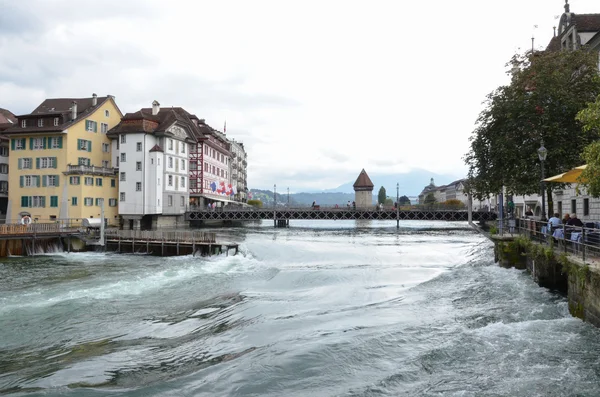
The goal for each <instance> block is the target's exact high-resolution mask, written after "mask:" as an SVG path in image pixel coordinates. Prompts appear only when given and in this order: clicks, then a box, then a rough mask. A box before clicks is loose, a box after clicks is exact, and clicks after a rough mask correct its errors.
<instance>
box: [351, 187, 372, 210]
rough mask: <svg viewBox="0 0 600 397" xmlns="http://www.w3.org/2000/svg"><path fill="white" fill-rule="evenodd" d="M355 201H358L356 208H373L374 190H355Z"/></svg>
mask: <svg viewBox="0 0 600 397" xmlns="http://www.w3.org/2000/svg"><path fill="white" fill-rule="evenodd" d="M354 201H355V202H356V208H373V192H372V191H357V192H354Z"/></svg>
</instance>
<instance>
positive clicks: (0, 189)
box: [0, 108, 17, 223]
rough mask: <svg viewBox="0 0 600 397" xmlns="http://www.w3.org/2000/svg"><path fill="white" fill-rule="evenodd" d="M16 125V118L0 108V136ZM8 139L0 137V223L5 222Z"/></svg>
mask: <svg viewBox="0 0 600 397" xmlns="http://www.w3.org/2000/svg"><path fill="white" fill-rule="evenodd" d="M16 124H17V117H16V116H15V115H14V114H13V113H12V112H10V111H8V110H6V109H1V108H0V134H2V132H3V131H5V130H7V129H9V128H10V127H13V126H15V125H16ZM9 142H10V141H9V139H8V138H7V137H6V136H4V135H0V223H4V222H5V220H6V211H7V209H8V169H9V165H8V153H9Z"/></svg>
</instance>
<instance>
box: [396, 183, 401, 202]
mask: <svg viewBox="0 0 600 397" xmlns="http://www.w3.org/2000/svg"><path fill="white" fill-rule="evenodd" d="M399 205H400V183H396V207H397V206H399Z"/></svg>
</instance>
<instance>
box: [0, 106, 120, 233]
mask: <svg viewBox="0 0 600 397" xmlns="http://www.w3.org/2000/svg"><path fill="white" fill-rule="evenodd" d="M122 116H123V114H122V113H121V111H120V110H119V108H118V107H117V105H116V103H115V100H114V97H112V96H110V95H109V96H106V97H98V96H96V94H94V95H93V96H92V97H91V98H79V99H72V98H59V99H46V100H45V101H44V102H42V104H41V105H39V106H38V107H37V108H36V109H35V110H34V111H33V112H31V113H30V114H25V115H22V116H17V119H18V122H17V124H16V125H15V126H13V127H11V128H9V129H7V130H5V131H4V132H3V135H5V136H7V137H8V138H9V139H10V155H9V184H8V186H9V190H8V210H7V218H6V219H7V220H6V222H7V223H15V222H18V221H19V220H20V219H21V218H22V217H23V216H25V215H29V216H30V217H31V218H32V219H33V220H34V221H35V220H37V222H48V221H54V220H64V219H72V220H73V221H75V222H79V221H81V219H82V218H99V217H100V209H101V204H102V203H104V214H105V217H106V219H108V221H109V223H111V224H114V223H116V222H117V219H118V211H117V210H118V200H117V197H118V192H119V188H118V180H117V169H116V168H113V167H112V164H111V153H110V150H111V145H110V143H111V141H110V139H108V138H107V137H106V133H107V132H108V130H110V129H111V128H113V127H114V126H115V125H117V124H118V123H119V121H120V120H121V117H122Z"/></svg>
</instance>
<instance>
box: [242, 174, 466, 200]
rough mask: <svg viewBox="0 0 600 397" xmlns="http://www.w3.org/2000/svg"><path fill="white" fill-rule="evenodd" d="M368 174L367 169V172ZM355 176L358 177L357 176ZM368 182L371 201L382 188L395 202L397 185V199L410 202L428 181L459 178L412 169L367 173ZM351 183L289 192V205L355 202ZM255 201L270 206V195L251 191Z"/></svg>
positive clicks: (281, 197)
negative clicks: (329, 187)
mask: <svg viewBox="0 0 600 397" xmlns="http://www.w3.org/2000/svg"><path fill="white" fill-rule="evenodd" d="M368 172H369V171H368V170H367V173H368ZM356 176H357V177H358V174H357V175H356ZM369 177H370V178H371V181H372V182H373V184H374V185H375V187H374V188H373V201H374V202H375V201H376V200H377V193H378V192H379V189H380V188H381V186H383V187H384V188H385V190H386V195H387V196H389V197H391V198H392V199H393V200H394V201H395V197H396V183H398V184H399V185H400V189H399V190H400V196H403V195H406V196H408V197H409V198H410V199H411V201H413V202H414V201H416V197H417V196H418V195H419V193H421V191H422V190H423V188H424V187H425V186H427V185H429V183H430V181H431V178H433V179H434V183H435V184H436V185H437V186H440V185H446V184H448V183H450V182H452V181H455V180H457V179H460V177H457V176H455V175H449V174H436V173H434V172H430V171H427V170H422V169H415V170H412V171H411V172H410V173H407V174H396V175H390V174H386V175H381V174H372V175H371V174H369ZM354 182H355V180H352V181H349V182H347V183H344V184H343V185H340V186H338V187H336V188H333V189H323V190H311V191H307V192H301V193H293V194H292V193H290V205H291V206H294V205H310V204H311V203H312V202H313V201H316V202H317V203H318V204H320V205H327V206H329V205H335V204H338V205H345V204H346V203H347V202H348V201H350V202H352V201H354V187H353V185H354ZM251 191H252V192H253V193H254V197H253V198H255V199H258V200H261V201H262V202H263V204H264V205H266V206H272V205H273V192H272V191H268V190H259V189H252V190H251ZM277 203H278V205H282V204H285V203H287V195H286V194H279V193H277Z"/></svg>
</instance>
